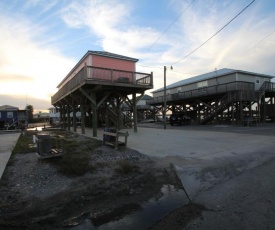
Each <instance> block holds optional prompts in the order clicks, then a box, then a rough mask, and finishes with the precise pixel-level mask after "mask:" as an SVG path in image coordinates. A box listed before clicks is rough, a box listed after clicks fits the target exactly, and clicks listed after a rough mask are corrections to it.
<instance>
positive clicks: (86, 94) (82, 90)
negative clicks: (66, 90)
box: [79, 88, 96, 106]
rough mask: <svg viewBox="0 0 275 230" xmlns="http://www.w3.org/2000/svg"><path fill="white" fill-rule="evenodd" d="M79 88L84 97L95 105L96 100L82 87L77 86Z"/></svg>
mask: <svg viewBox="0 0 275 230" xmlns="http://www.w3.org/2000/svg"><path fill="white" fill-rule="evenodd" d="M79 90H80V92H81V93H82V94H83V95H84V96H85V97H86V98H88V99H89V100H90V101H91V102H92V104H93V105H95V106H96V100H95V99H94V98H92V97H91V96H90V95H89V94H88V93H87V92H86V91H85V90H84V89H82V88H79Z"/></svg>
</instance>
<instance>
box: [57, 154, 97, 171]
mask: <svg viewBox="0 0 275 230" xmlns="http://www.w3.org/2000/svg"><path fill="white" fill-rule="evenodd" d="M89 161H90V155H89V154H87V153H80V154H79V153H75V152H70V153H66V154H65V155H64V156H63V157H62V158H61V159H60V161H59V162H58V167H59V170H60V172H62V173H63V174H65V175H68V176H82V175H84V174H85V173H87V172H91V171H94V170H95V168H94V167H93V166H91V165H90V164H89Z"/></svg>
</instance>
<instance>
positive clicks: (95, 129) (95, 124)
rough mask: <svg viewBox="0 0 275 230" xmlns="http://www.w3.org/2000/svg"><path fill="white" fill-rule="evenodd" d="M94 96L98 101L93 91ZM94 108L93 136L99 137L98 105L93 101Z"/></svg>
mask: <svg viewBox="0 0 275 230" xmlns="http://www.w3.org/2000/svg"><path fill="white" fill-rule="evenodd" d="M91 96H92V98H93V99H94V101H95V103H96V95H95V93H92V95H91ZM92 110H93V137H97V107H96V104H94V103H92Z"/></svg>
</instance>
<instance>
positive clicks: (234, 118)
mask: <svg viewBox="0 0 275 230" xmlns="http://www.w3.org/2000/svg"><path fill="white" fill-rule="evenodd" d="M272 78H274V76H270V75H266V74H260V73H252V72H248V71H243V70H235V69H220V70H216V71H213V72H210V73H205V74H202V75H199V76H195V77H191V78H188V79H184V80H181V81H178V82H176V83H173V84H171V85H168V86H166V95H165V97H164V92H165V91H164V87H163V88H160V89H157V90H155V91H153V92H152V94H153V99H152V100H149V101H148V104H150V105H152V106H155V107H156V108H157V109H158V111H159V113H161V112H163V111H166V112H172V113H178V112H181V113H187V114H188V116H189V117H191V119H192V121H193V122H194V123H197V124H207V123H209V124H211V123H212V124H222V123H225V124H227V123H231V124H244V122H245V121H247V120H256V121H259V122H260V121H261V122H265V121H266V118H267V117H268V118H270V119H271V120H273V121H275V103H274V102H275V83H273V82H271V79H272ZM165 105H166V108H165Z"/></svg>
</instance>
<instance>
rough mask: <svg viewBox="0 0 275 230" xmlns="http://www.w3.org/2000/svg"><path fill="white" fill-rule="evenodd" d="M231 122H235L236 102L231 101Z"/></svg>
mask: <svg viewBox="0 0 275 230" xmlns="http://www.w3.org/2000/svg"><path fill="white" fill-rule="evenodd" d="M231 124H232V125H233V124H234V102H233V101H232V102H231Z"/></svg>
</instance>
